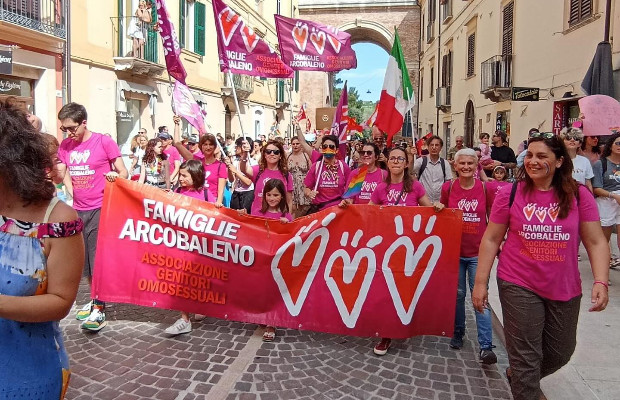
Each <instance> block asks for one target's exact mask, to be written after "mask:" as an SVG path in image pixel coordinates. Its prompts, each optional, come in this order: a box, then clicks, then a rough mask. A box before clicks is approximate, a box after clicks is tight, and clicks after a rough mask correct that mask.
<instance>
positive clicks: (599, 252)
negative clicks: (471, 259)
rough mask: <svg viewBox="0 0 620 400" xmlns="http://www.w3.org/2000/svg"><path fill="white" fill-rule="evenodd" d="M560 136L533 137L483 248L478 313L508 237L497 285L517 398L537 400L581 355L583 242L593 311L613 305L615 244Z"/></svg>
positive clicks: (495, 213)
mask: <svg viewBox="0 0 620 400" xmlns="http://www.w3.org/2000/svg"><path fill="white" fill-rule="evenodd" d="M572 169H573V166H572V161H571V158H570V155H569V154H568V152H567V150H566V147H565V146H564V143H563V141H562V139H560V138H559V137H557V136H555V135H553V134H552V133H538V134H536V135H531V136H530V139H529V141H528V148H527V153H526V155H525V160H524V164H523V167H521V169H520V170H519V172H518V174H517V178H518V183H515V184H513V186H512V188H511V190H508V188H505V190H501V191H500V192H499V194H498V195H497V198H496V199H495V202H494V204H493V208H492V211H491V217H490V221H489V225H488V227H487V230H486V232H485V233H484V236H483V237H482V241H481V244H480V252H479V255H478V271H477V273H476V281H475V285H474V290H473V292H472V301H473V304H474V308H475V309H476V310H477V311H478V312H482V311H483V310H484V309H485V307H486V306H487V304H488V291H487V284H488V281H489V275H490V271H491V268H492V266H493V261H494V259H495V255H496V254H497V250H498V249H499V246H500V243H501V242H502V240H503V239H504V235H505V234H506V232H508V234H507V237H506V243H505V244H504V246H503V249H502V252H501V254H500V256H499V263H498V267H497V285H498V288H499V296H500V302H501V305H502V313H503V317H504V333H505V336H506V350H507V351H508V358H509V361H510V367H509V368H508V369H507V370H506V375H507V376H508V379H509V382H510V384H511V389H512V394H513V397H514V399H515V400H526V399H527V400H529V399H537V398H538V397H539V395H540V379H541V378H543V377H545V376H547V375H550V374H552V373H554V372H555V371H557V370H558V369H559V368H561V367H562V366H563V365H565V364H566V363H568V361H569V360H570V357H571V355H572V354H573V352H574V350H575V345H576V340H577V338H576V335H577V320H578V317H579V307H580V301H581V278H580V276H579V269H578V265H577V249H578V246H579V239H580V238H581V240H582V241H583V244H584V246H585V248H586V250H587V251H588V256H589V258H590V263H591V268H592V273H593V275H594V284H593V285H592V293H591V302H592V307H590V311H601V310H604V309H605V307H606V306H607V301H608V293H607V289H608V278H609V264H608V263H609V246H608V245H607V242H606V241H605V236H604V235H603V231H602V229H601V224H600V220H599V215H598V210H597V207H596V202H595V201H594V198H593V196H592V194H591V193H590V191H589V190H588V189H587V188H586V187H585V186H583V185H578V184H577V182H575V180H574V179H573V177H572Z"/></svg>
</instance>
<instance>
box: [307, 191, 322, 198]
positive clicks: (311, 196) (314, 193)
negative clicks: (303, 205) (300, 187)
mask: <svg viewBox="0 0 620 400" xmlns="http://www.w3.org/2000/svg"><path fill="white" fill-rule="evenodd" d="M317 194H319V192H317V191H316V190H308V192H307V193H306V197H308V198H309V199H310V200H314V199H315V198H316V195H317Z"/></svg>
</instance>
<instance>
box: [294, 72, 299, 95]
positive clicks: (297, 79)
mask: <svg viewBox="0 0 620 400" xmlns="http://www.w3.org/2000/svg"><path fill="white" fill-rule="evenodd" d="M295 92H299V71H295Z"/></svg>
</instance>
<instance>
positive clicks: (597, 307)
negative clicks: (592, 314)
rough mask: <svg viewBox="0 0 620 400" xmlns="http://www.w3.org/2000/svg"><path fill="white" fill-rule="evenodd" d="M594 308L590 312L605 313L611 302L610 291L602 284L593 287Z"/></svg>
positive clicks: (595, 284) (592, 299)
mask: <svg viewBox="0 0 620 400" xmlns="http://www.w3.org/2000/svg"><path fill="white" fill-rule="evenodd" d="M590 301H591V302H592V307H590V309H589V310H588V311H603V310H604V309H605V307H607V302H608V301H609V290H608V289H607V286H605V285H603V284H602V283H594V285H592V298H591V300H590Z"/></svg>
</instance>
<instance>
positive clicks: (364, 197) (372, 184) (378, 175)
mask: <svg viewBox="0 0 620 400" xmlns="http://www.w3.org/2000/svg"><path fill="white" fill-rule="evenodd" d="M358 172H359V168H357V169H354V170H353V171H351V174H350V175H349V179H347V186H346V187H347V188H348V187H349V184H350V183H351V179H352V178H353V177H354V176H355V175H357V173H358ZM386 176H387V171H384V170H382V169H381V168H377V169H376V170H375V171H374V172H368V173H367V174H366V177H365V178H364V182H363V183H362V191H361V192H360V194H358V195H357V196H353V197H352V199H353V204H368V202H369V201H370V195H371V194H372V193H373V192H374V191H375V190H376V189H377V186H378V185H379V184H380V183H381V182H383V181H384V180H385V177H386Z"/></svg>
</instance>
